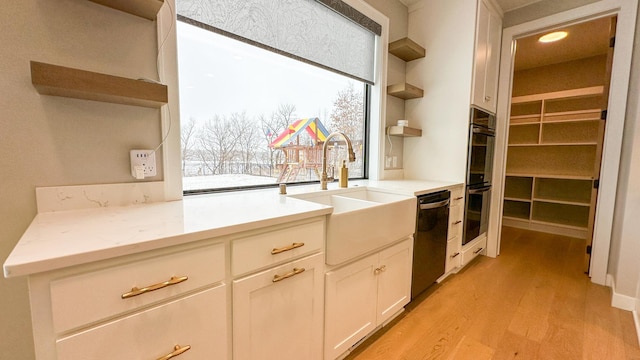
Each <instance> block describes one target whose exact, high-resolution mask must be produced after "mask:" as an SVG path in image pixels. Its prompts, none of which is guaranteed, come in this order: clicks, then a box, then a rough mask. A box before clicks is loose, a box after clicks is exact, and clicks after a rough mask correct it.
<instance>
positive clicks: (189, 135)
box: [180, 118, 197, 176]
mask: <svg viewBox="0 0 640 360" xmlns="http://www.w3.org/2000/svg"><path fill="white" fill-rule="evenodd" d="M196 136H197V135H196V119H194V118H190V119H189V121H188V122H187V123H185V124H182V126H181V129H180V143H181V144H182V176H187V171H186V170H187V168H186V166H187V161H192V160H196V159H197V153H196V150H195V149H194V146H195V145H196V140H197V139H196Z"/></svg>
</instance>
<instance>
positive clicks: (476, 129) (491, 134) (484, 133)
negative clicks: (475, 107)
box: [472, 126, 496, 137]
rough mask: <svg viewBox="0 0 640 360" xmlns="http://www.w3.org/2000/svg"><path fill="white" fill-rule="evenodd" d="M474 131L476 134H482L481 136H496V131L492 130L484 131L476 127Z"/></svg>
mask: <svg viewBox="0 0 640 360" xmlns="http://www.w3.org/2000/svg"><path fill="white" fill-rule="evenodd" d="M472 131H473V133H474V134H481V135H486V136H492V137H495V136H496V133H495V131H491V130H487V129H483V128H479V127H475V126H474V127H473V130H472Z"/></svg>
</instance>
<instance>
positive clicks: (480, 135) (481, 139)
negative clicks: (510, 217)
mask: <svg viewBox="0 0 640 360" xmlns="http://www.w3.org/2000/svg"><path fill="white" fill-rule="evenodd" d="M495 126H496V118H495V115H493V114H490V113H488V112H485V111H483V110H481V109H478V108H475V107H472V108H471V121H470V125H469V152H468V155H467V178H466V183H467V186H466V201H465V212H464V230H463V236H462V245H465V244H467V243H469V242H471V241H472V240H473V239H475V238H477V237H478V236H480V235H482V234H484V233H486V232H487V227H488V224H489V204H490V202H491V173H492V172H493V152H494V147H495V136H496V135H495Z"/></svg>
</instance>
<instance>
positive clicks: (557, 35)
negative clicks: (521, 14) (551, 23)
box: [538, 31, 568, 43]
mask: <svg viewBox="0 0 640 360" xmlns="http://www.w3.org/2000/svg"><path fill="white" fill-rule="evenodd" d="M567 35H568V34H567V32H566V31H554V32H552V33H548V34H546V35H542V36H540V38H539V39H538V41H540V42H542V43H550V42H554V41H558V40H562V39H564V38H566V37H567Z"/></svg>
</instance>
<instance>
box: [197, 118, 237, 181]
mask: <svg viewBox="0 0 640 360" xmlns="http://www.w3.org/2000/svg"><path fill="white" fill-rule="evenodd" d="M235 130H236V129H234V127H233V123H232V121H229V120H228V119H227V118H225V117H223V116H218V115H216V116H214V117H213V119H209V120H207V122H206V123H205V124H204V125H203V126H202V128H201V129H200V131H199V132H198V144H199V145H200V151H199V155H200V156H199V157H200V161H201V162H202V166H203V170H204V171H203V175H207V174H211V175H218V174H226V173H228V169H229V162H230V161H231V160H232V158H233V152H234V148H235V146H236V143H237V142H238V134H237V132H236V131H235Z"/></svg>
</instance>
